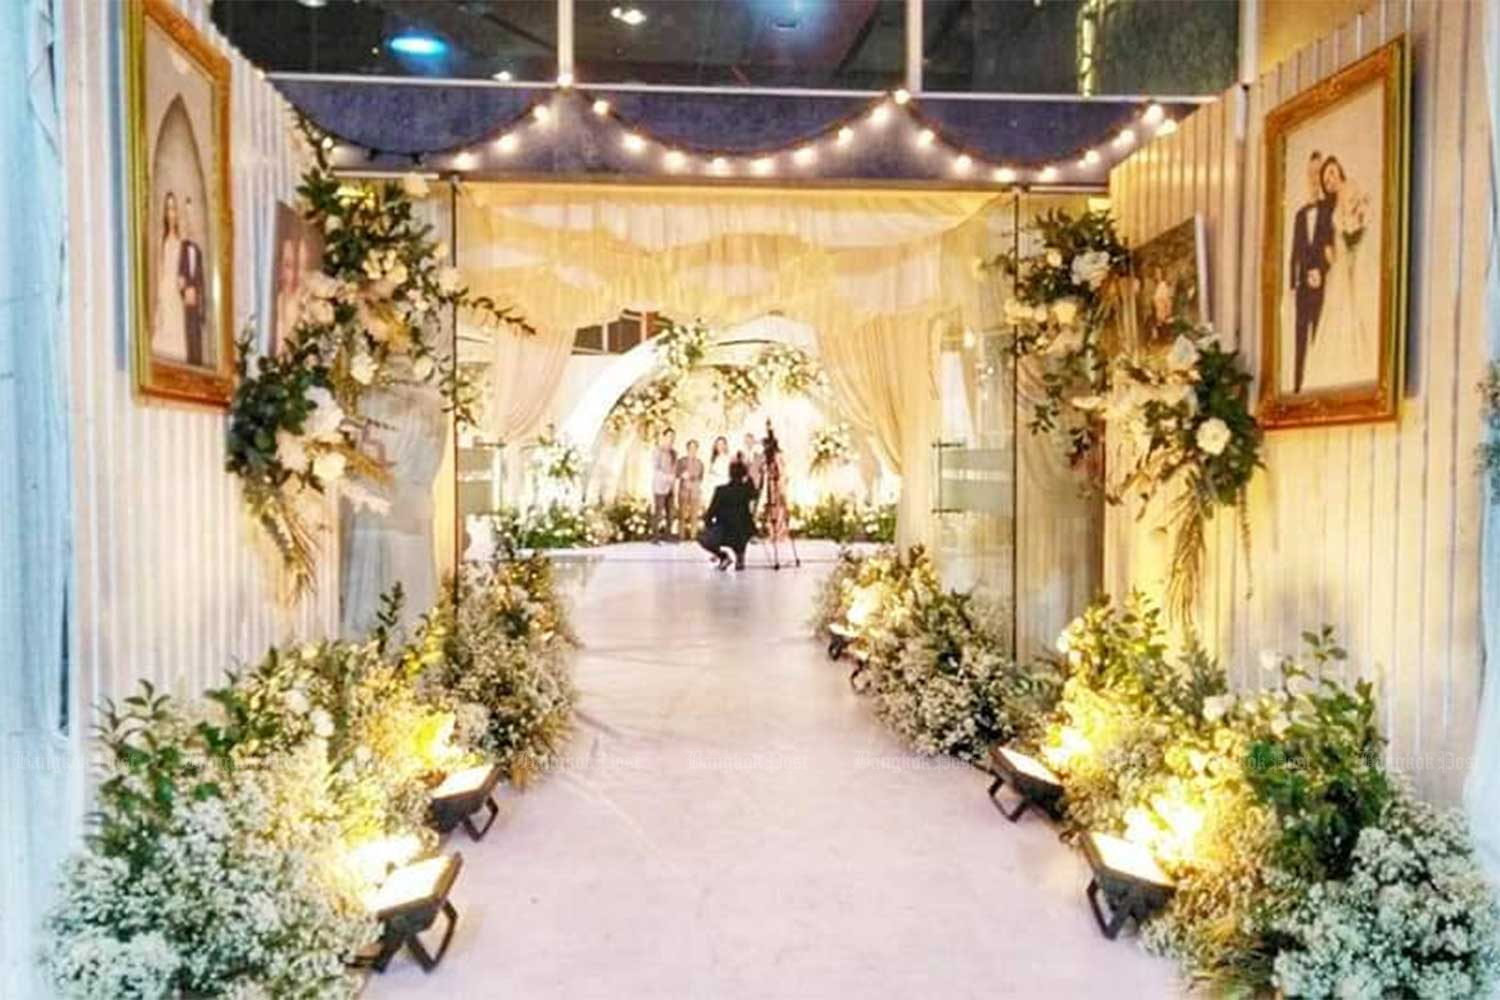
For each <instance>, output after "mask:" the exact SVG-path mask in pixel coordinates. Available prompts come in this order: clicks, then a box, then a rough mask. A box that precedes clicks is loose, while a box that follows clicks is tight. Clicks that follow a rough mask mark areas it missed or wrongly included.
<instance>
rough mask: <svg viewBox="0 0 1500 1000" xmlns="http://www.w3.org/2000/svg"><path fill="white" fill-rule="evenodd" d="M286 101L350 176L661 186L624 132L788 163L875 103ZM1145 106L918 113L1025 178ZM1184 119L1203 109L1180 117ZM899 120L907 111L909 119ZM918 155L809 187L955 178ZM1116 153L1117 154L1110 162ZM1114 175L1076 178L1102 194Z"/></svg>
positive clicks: (472, 92)
mask: <svg viewBox="0 0 1500 1000" xmlns="http://www.w3.org/2000/svg"><path fill="white" fill-rule="evenodd" d="M277 85H278V86H279V87H280V88H281V90H282V92H283V93H284V94H285V95H286V97H287V99H288V100H290V101H291V102H292V104H294V105H295V106H296V107H298V108H299V109H300V110H302V111H303V112H304V113H306V114H307V116H308V117H309V118H311V119H312V121H313V122H314V123H316V124H317V125H318V126H319V127H321V128H322V129H324V130H325V131H327V132H329V133H330V134H332V135H333V136H335V137H337V138H338V139H340V140H342V141H343V142H345V143H347V144H352V145H353V146H356V147H359V149H360V150H361V151H362V153H363V155H362V156H360V157H353V156H350V155H349V154H346V156H345V157H344V158H341V161H340V165H342V166H356V165H361V164H357V163H355V162H354V161H355V159H359V160H361V161H362V164H367V165H369V166H371V167H398V166H402V165H409V164H410V163H411V162H412V161H413V158H414V157H417V156H422V157H423V159H424V161H425V162H429V163H432V164H433V165H434V166H438V167H441V166H442V165H443V164H442V163H440V162H435V161H439V160H441V159H442V157H443V156H444V155H445V154H450V153H454V152H456V151H460V150H464V149H474V150H476V151H477V155H479V156H480V157H481V159H482V161H483V162H482V163H481V165H480V169H481V171H482V172H483V173H485V174H486V175H496V174H502V175H503V174H516V175H523V174H524V175H532V176H535V175H557V176H562V175H571V174H619V175H626V176H659V175H661V173H662V172H663V171H662V170H661V168H660V163H659V161H658V160H656V159H654V158H651V157H642V156H632V155H630V154H629V153H627V152H625V151H623V150H621V149H620V148H619V137H618V128H619V126H620V125H624V126H626V127H628V128H630V129H633V130H638V131H639V132H640V133H641V134H642V135H644V136H647V137H649V138H651V139H652V140H655V141H659V142H660V143H662V144H664V145H666V146H671V147H676V148H680V149H682V150H684V151H686V152H688V153H690V154H691V153H697V154H701V155H705V156H706V155H712V154H716V153H723V154H726V155H729V156H742V157H744V156H754V155H756V154H757V153H761V152H778V151H783V150H786V149H788V148H789V147H794V146H797V145H799V144H801V143H803V142H805V141H807V140H810V139H814V138H817V137H819V136H826V135H827V134H828V133H829V132H830V131H832V130H833V129H835V128H837V127H838V126H839V125H840V124H841V123H843V122H845V121H848V120H851V119H855V118H858V117H859V116H862V115H863V114H864V113H865V112H866V111H868V110H869V108H870V107H871V105H872V103H873V101H872V99H870V98H859V97H826V96H814V95H797V96H788V95H779V94H718V93H714V94H700V93H660V92H609V93H603V92H601V93H600V94H599V95H598V96H600V97H603V98H605V99H607V100H608V101H609V102H610V105H611V120H610V121H607V122H606V121H603V120H600V119H598V118H597V117H596V116H594V115H592V114H591V113H589V105H590V102H591V101H592V100H593V97H594V96H595V95H593V94H590V93H588V92H587V91H586V90H580V91H573V92H569V93H567V94H565V95H564V94H559V93H557V92H555V91H552V90H540V89H539V90H530V89H514V88H507V87H464V86H424V85H411V84H397V83H369V84H365V83H345V82H326V81H309V80H279V81H277ZM536 103H549V104H550V107H551V108H552V109H553V111H554V113H555V114H556V120H555V121H554V122H553V124H552V126H551V127H550V128H549V129H548V131H547V133H546V137H545V140H544V141H541V142H539V141H537V137H536V136H535V134H534V133H532V132H530V131H527V132H526V137H525V140H524V142H522V143H521V144H520V149H519V150H518V151H517V152H516V153H514V154H511V155H506V156H504V157H501V156H499V155H498V154H496V153H495V152H494V150H493V149H492V148H491V147H489V146H488V144H487V140H490V139H494V138H496V137H498V136H499V135H501V134H502V133H504V132H506V131H507V130H508V129H510V128H511V127H512V126H513V125H515V124H516V123H517V122H519V121H520V120H521V119H523V118H524V117H525V116H526V115H527V114H528V112H529V111H530V110H531V108H532V106H533V105H534V104H536ZM1142 108H1143V105H1142V104H1141V103H1139V102H1135V101H1056V100H1024V99H1022V100H1004V101H979V100H962V99H954V98H943V97H940V96H933V95H924V96H923V97H922V98H921V99H920V100H919V101H914V102H913V103H912V105H911V109H912V110H913V111H914V112H915V114H916V115H917V116H918V118H919V119H921V121H923V122H924V123H926V124H928V125H930V126H931V128H932V129H933V130H934V131H935V132H937V133H938V134H939V135H940V136H941V137H942V139H943V140H944V141H946V142H947V143H949V144H951V145H953V146H954V147H956V148H957V149H959V150H963V151H966V152H969V153H970V154H972V155H973V156H974V157H975V158H976V159H978V160H980V161H983V162H989V163H992V164H1007V165H1014V166H1017V167H1027V166H1039V165H1043V164H1046V163H1050V162H1054V161H1057V162H1063V161H1069V160H1076V158H1077V156H1078V155H1079V153H1080V152H1081V151H1082V150H1084V149H1087V148H1089V147H1091V146H1095V145H1100V146H1101V147H1102V146H1103V145H1104V144H1105V143H1107V141H1108V140H1109V139H1110V138H1112V137H1113V136H1114V135H1115V134H1117V133H1118V132H1119V130H1120V129H1121V128H1123V127H1126V126H1128V125H1130V124H1131V123H1132V122H1134V121H1136V120H1137V118H1138V117H1139V115H1140V113H1141V111H1142ZM1167 110H1168V112H1169V113H1170V114H1171V115H1172V116H1173V117H1177V118H1180V117H1182V116H1184V115H1185V114H1187V113H1189V112H1190V111H1191V110H1192V105H1177V106H1168V108H1167ZM897 113H898V114H899V113H900V112H897ZM909 145H910V144H909V143H900V142H869V141H862V142H860V143H859V144H858V147H857V148H856V149H852V150H850V152H849V153H848V154H847V155H841V156H839V157H837V158H835V157H823V158H822V159H821V160H820V161H819V164H818V166H817V167H816V168H815V169H813V170H811V171H810V172H809V173H810V175H811V176H816V177H818V178H820V179H884V180H902V179H905V180H940V179H950V180H951V179H952V178H951V176H950V175H948V174H947V173H946V172H945V169H944V167H943V166H942V161H941V158H934V157H930V156H924V155H922V154H921V152H920V151H914V150H912V149H910V148H908V147H909ZM1101 151H1105V150H1101ZM1107 169H1108V162H1107V161H1106V162H1104V163H1101V164H1100V165H1099V168H1098V169H1097V170H1093V171H1089V172H1088V175H1087V176H1079V177H1076V178H1075V179H1076V180H1078V181H1079V182H1081V183H1088V184H1095V185H1097V184H1099V183H1102V181H1103V178H1104V177H1105V176H1106V173H1107Z"/></svg>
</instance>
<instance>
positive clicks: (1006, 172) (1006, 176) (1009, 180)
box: [994, 167, 1016, 184]
mask: <svg viewBox="0 0 1500 1000" xmlns="http://www.w3.org/2000/svg"><path fill="white" fill-rule="evenodd" d="M994 178H995V180H996V181H997V182H999V183H1001V184H1014V183H1015V180H1016V172H1015V171H1014V170H1012V169H1011V168H1010V167H996V168H995V173H994Z"/></svg>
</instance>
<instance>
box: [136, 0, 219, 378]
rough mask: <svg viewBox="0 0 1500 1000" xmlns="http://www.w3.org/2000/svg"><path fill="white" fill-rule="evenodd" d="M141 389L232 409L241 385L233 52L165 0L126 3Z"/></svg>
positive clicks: (138, 356) (137, 339)
mask: <svg viewBox="0 0 1500 1000" xmlns="http://www.w3.org/2000/svg"><path fill="white" fill-rule="evenodd" d="M125 24H126V38H125V45H126V48H125V51H126V58H125V100H126V116H125V121H126V144H127V163H128V169H129V178H130V247H131V260H130V265H131V271H130V275H131V280H130V287H131V296H132V307H131V316H132V322H131V338H130V341H131V355H132V359H133V367H134V370H135V384H136V391H137V392H138V393H139V394H140V395H142V396H145V397H157V398H161V399H169V400H173V401H177V402H183V403H191V404H196V405H203V406H214V407H221V408H222V407H227V406H228V404H229V398H230V395H231V393H232V392H233V389H234V372H235V358H234V331H233V324H234V268H233V260H232V248H233V246H234V215H233V210H232V204H231V198H232V193H233V191H232V188H231V185H230V178H229V141H230V118H229V98H230V93H229V87H230V68H229V59H228V58H227V57H226V56H225V55H224V54H223V53H221V52H220V51H219V50H218V49H217V48H215V47H214V46H213V45H212V44H211V43H210V42H209V41H208V40H207V39H206V38H204V37H203V35H202V34H200V33H199V32H198V30H197V28H195V27H194V26H193V24H192V22H190V21H189V20H188V19H187V18H185V17H183V16H182V14H180V13H179V12H178V11H177V9H176V8H175V7H173V6H172V5H171V4H170V3H169V2H167V0H130V3H129V6H128V8H127V10H126V20H125Z"/></svg>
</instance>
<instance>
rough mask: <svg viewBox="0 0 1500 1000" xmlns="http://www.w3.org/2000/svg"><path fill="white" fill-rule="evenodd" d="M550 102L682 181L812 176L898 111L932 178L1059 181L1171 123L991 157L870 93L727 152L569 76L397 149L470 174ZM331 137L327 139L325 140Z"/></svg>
mask: <svg viewBox="0 0 1500 1000" xmlns="http://www.w3.org/2000/svg"><path fill="white" fill-rule="evenodd" d="M559 99H575V100H578V101H580V102H582V103H583V104H586V105H587V114H588V115H590V116H592V117H593V118H594V119H596V120H598V121H601V122H605V123H608V124H609V125H610V126H612V127H613V129H614V130H615V137H614V139H613V142H614V143H615V144H616V146H617V148H618V149H619V150H620V151H621V152H622V153H623V154H624V156H625V157H626V159H627V161H639V162H640V163H641V165H642V167H643V168H647V169H648V170H649V168H651V167H653V166H654V167H655V168H656V170H657V171H659V172H660V173H661V174H664V175H669V176H684V177H687V176H700V177H710V178H730V177H741V178H752V179H755V178H769V177H773V176H790V177H795V176H806V177H809V178H815V177H817V176H819V172H818V167H819V164H820V163H822V162H823V161H824V158H825V157H830V158H838V157H841V156H848V155H850V154H852V153H853V152H854V151H855V150H856V149H857V148H858V147H859V146H860V145H861V144H863V143H868V142H870V141H881V140H882V139H885V140H886V141H900V140H897V139H894V138H886V137H893V136H894V135H895V133H896V131H897V130H896V129H893V128H892V125H893V123H895V122H896V121H897V119H898V117H904V119H905V121H906V123H907V126H908V127H907V129H906V132H907V134H908V136H909V138H908V140H907V141H909V142H910V143H911V144H912V148H913V149H914V150H915V152H916V153H917V154H918V155H919V156H921V157H923V158H931V160H932V162H933V163H934V165H935V166H939V165H941V166H940V167H939V169H936V170H935V171H934V173H935V174H937V175H938V176H947V177H949V178H951V179H952V180H954V181H956V182H962V181H979V182H981V183H993V184H997V185H1000V186H1006V187H1008V186H1029V185H1034V184H1039V185H1051V184H1065V183H1068V182H1069V181H1070V180H1072V181H1074V182H1077V181H1078V180H1079V174H1080V173H1083V174H1089V173H1093V172H1095V171H1096V170H1097V168H1098V167H1099V165H1100V164H1101V163H1102V162H1103V161H1104V158H1105V156H1106V155H1107V154H1106V152H1105V150H1108V151H1109V152H1110V153H1112V154H1113V155H1116V156H1119V155H1123V154H1124V153H1126V152H1127V151H1129V150H1130V149H1132V148H1134V147H1135V146H1136V145H1137V144H1139V143H1141V142H1144V141H1148V140H1149V139H1151V138H1153V137H1155V136H1161V135H1169V134H1171V133H1172V132H1174V131H1176V129H1177V122H1176V120H1175V119H1173V118H1172V117H1171V116H1169V115H1168V114H1167V112H1166V109H1165V108H1163V107H1162V105H1160V104H1158V103H1155V102H1149V103H1144V104H1143V105H1141V106H1140V108H1138V109H1137V111H1136V112H1135V113H1134V114H1132V115H1131V116H1130V117H1128V118H1127V119H1126V120H1125V121H1124V122H1123V123H1120V124H1117V125H1116V126H1115V127H1114V128H1113V129H1112V131H1113V132H1114V134H1113V135H1112V136H1110V137H1108V138H1107V139H1105V140H1104V141H1103V142H1100V143H1098V144H1096V145H1089V146H1080V147H1078V148H1076V149H1074V150H1073V151H1071V152H1070V153H1068V154H1065V155H1063V156H1060V157H1055V158H1050V159H1047V160H1044V161H1017V160H1011V161H1007V162H995V161H992V160H990V159H988V158H987V157H986V156H984V155H983V154H981V153H978V152H976V151H974V150H973V149H972V148H969V147H967V146H965V145H964V144H963V143H960V142H955V141H953V140H952V139H951V138H950V137H949V136H946V135H944V134H943V133H942V132H941V131H940V130H939V129H938V128H937V127H936V126H935V125H934V124H933V123H932V122H930V121H928V120H927V119H925V118H924V117H923V116H922V115H921V114H920V112H919V110H918V108H917V106H916V101H915V99H914V98H913V96H912V95H911V94H910V93H909V92H908V91H906V90H905V89H898V90H894V91H891V92H890V93H888V94H885V95H882V96H881V97H878V98H876V99H875V100H873V101H872V102H871V103H870V104H869V105H868V106H866V107H865V108H863V109H862V110H861V111H859V112H857V113H855V114H853V115H850V116H848V117H846V118H843V119H840V120H837V121H834V122H833V123H831V124H830V125H828V126H827V127H826V128H825V129H823V130H822V131H821V132H819V133H818V134H816V135H814V136H812V137H809V138H805V139H800V140H798V141H797V142H794V143H791V144H787V145H783V146H780V147H777V148H775V149H767V150H756V151H752V152H746V151H743V150H739V151H730V150H723V149H712V148H703V147H697V146H693V145H690V144H686V143H681V142H677V141H673V140H670V139H664V138H661V137H659V136H657V135H654V134H652V133H651V132H650V131H649V130H647V129H645V128H642V127H641V126H640V125H638V124H636V123H633V122H630V121H628V120H626V119H625V118H623V117H622V116H621V115H620V114H619V113H618V112H617V110H616V109H615V107H614V105H613V104H612V103H611V102H610V101H609V99H608V98H607V97H604V96H600V95H598V94H586V93H582V92H580V91H577V90H574V89H573V86H572V83H571V81H567V82H564V81H563V80H561V79H560V80H559V81H558V87H557V89H556V90H555V91H553V92H551V93H549V94H547V95H546V96H545V97H542V98H539V99H538V100H536V101H535V102H533V103H532V104H530V105H528V106H527V107H526V108H525V109H524V110H523V111H522V112H521V113H520V114H518V115H516V116H515V117H514V118H512V119H511V120H510V121H508V122H507V123H505V124H504V125H502V126H500V127H499V128H498V129H496V130H494V131H493V132H491V133H490V134H488V135H487V136H485V137H483V138H481V139H478V140H474V141H471V142H468V143H465V144H464V145H462V146H458V147H454V148H450V149H447V150H439V151H433V152H429V153H426V154H406V155H410V156H411V159H412V162H413V163H414V164H416V165H419V166H431V167H435V168H437V169H440V170H441V169H446V170H447V171H450V172H452V173H456V174H460V175H463V174H470V173H473V172H475V171H477V170H479V169H480V168H481V167H482V166H484V164H485V161H486V158H487V157H486V154H487V153H488V154H489V157H490V158H491V159H492V160H496V161H498V164H499V165H501V166H503V165H504V163H505V162H506V161H507V160H513V159H515V158H516V157H517V156H518V155H519V154H521V153H522V152H523V150H525V149H527V148H529V147H530V146H531V145H532V144H533V143H534V142H536V141H537V139H538V138H540V139H542V141H544V142H545V136H546V134H547V133H548V132H549V131H551V130H552V129H553V127H554V125H555V123H556V119H557V117H558V111H557V108H556V106H555V103H556V101H557V100H559ZM325 134H326V133H325ZM330 139H331V140H332V143H333V144H332V145H329V140H330ZM340 147H345V148H349V149H351V150H353V149H358V148H361V147H359V146H358V145H357V144H354V143H352V142H349V141H348V140H346V139H342V138H338V137H334V136H332V135H329V136H328V139H325V148H329V149H335V150H336V149H338V148H340ZM380 155H381V154H380V152H379V151H378V150H374V149H369V150H367V158H368V159H370V160H374V159H377V158H378V157H379V156H380ZM392 155H402V154H392Z"/></svg>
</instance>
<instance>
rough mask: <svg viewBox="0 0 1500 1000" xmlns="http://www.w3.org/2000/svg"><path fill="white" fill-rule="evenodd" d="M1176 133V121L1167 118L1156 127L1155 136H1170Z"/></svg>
mask: <svg viewBox="0 0 1500 1000" xmlns="http://www.w3.org/2000/svg"><path fill="white" fill-rule="evenodd" d="M1176 131H1177V121H1176V120H1175V119H1172V118H1168V119H1167V120H1166V121H1164V122H1162V123H1161V124H1160V125H1158V126H1157V127H1156V134H1157V135H1171V134H1172V133H1173V132H1176Z"/></svg>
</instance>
